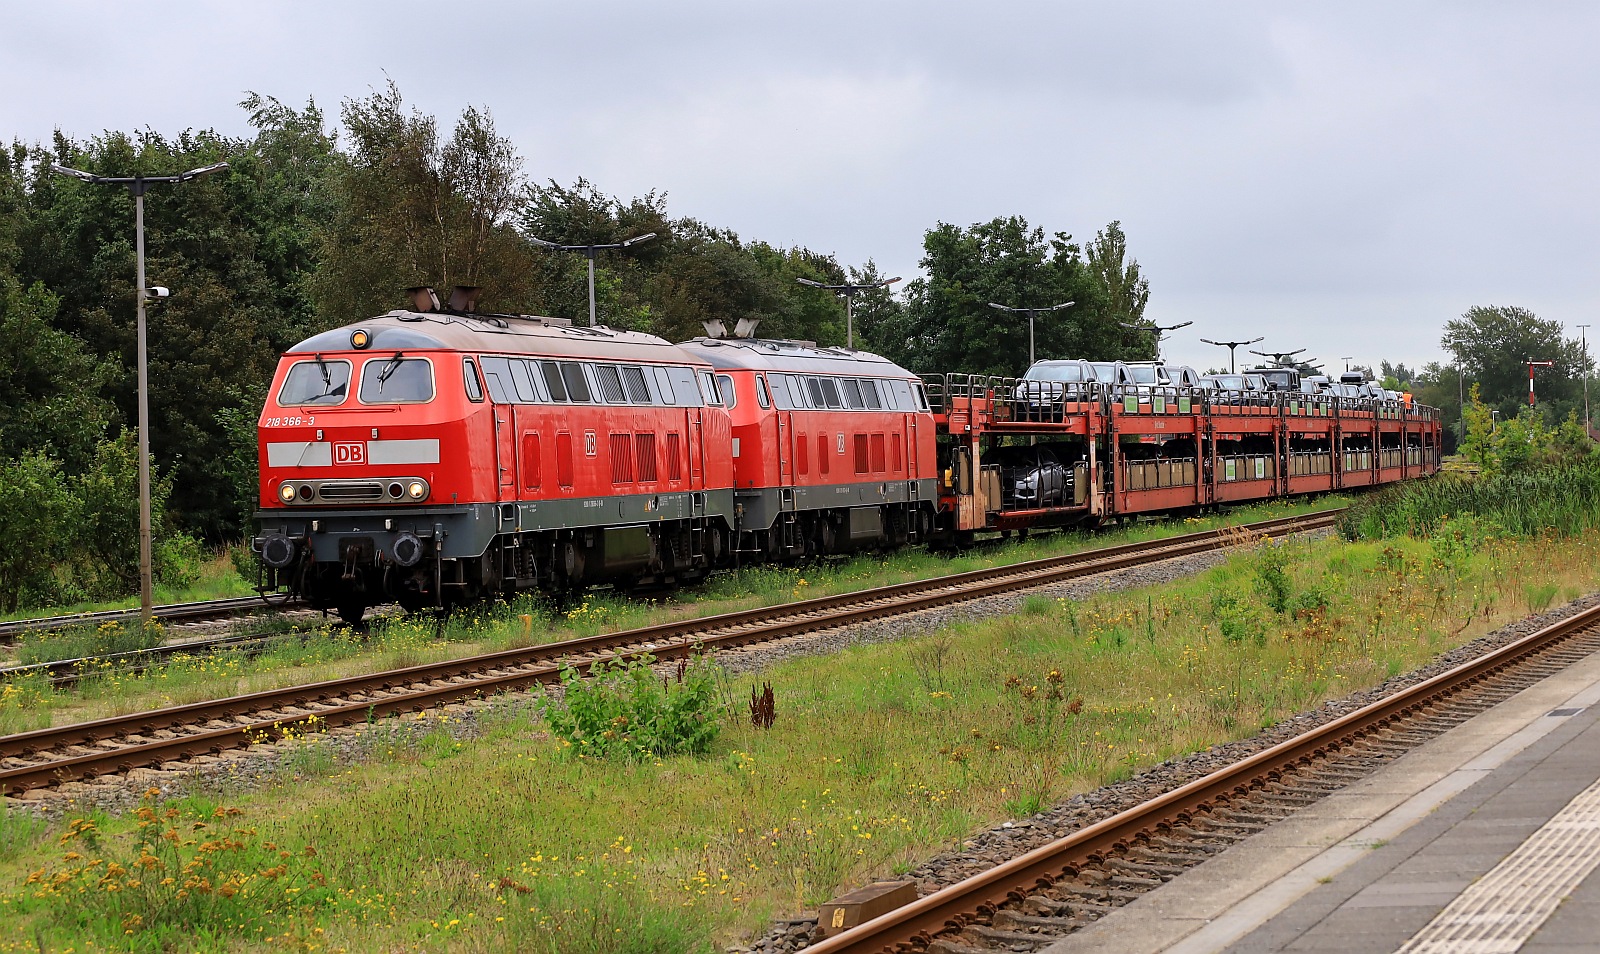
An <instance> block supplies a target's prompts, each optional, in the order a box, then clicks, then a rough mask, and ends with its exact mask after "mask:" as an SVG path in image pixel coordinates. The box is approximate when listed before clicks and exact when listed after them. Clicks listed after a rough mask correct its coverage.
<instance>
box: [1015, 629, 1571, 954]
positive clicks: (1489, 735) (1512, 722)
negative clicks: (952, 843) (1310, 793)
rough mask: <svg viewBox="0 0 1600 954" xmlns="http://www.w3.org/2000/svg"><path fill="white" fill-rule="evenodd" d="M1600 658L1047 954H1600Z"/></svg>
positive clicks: (1226, 853)
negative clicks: (1599, 865)
mask: <svg viewBox="0 0 1600 954" xmlns="http://www.w3.org/2000/svg"><path fill="white" fill-rule="evenodd" d="M1597 863H1600V656H1596V657H1591V658H1589V659H1587V660H1584V661H1583V662H1581V663H1579V664H1578V665H1576V666H1573V667H1570V668H1568V669H1566V670H1564V671H1562V672H1560V673H1558V674H1556V675H1554V676H1551V677H1550V678H1548V679H1545V680H1544V681H1542V682H1540V683H1538V684H1536V685H1534V686H1532V687H1530V688H1529V689H1527V690H1524V691H1523V692H1521V693H1518V694H1517V695H1516V696H1514V697H1512V698H1511V699H1508V700H1506V701H1505V702H1503V703H1501V704H1500V705H1498V706H1495V707H1494V708H1493V709H1490V710H1488V711H1486V712H1484V713H1481V714H1480V715H1478V716H1476V717H1474V718H1473V719H1471V720H1469V721H1468V722H1465V723H1463V724H1462V725H1460V726H1458V727H1456V728H1455V729H1453V730H1451V731H1449V732H1447V733H1445V734H1444V735H1441V736H1439V737H1438V738H1436V739H1433V740H1431V741H1430V742H1428V743H1426V744H1425V745H1423V746H1421V747H1419V748H1418V749H1416V750H1415V751H1413V752H1411V753H1408V754H1407V755H1405V756H1403V757H1402V758H1400V759H1398V760H1396V761H1395V762H1394V763H1393V764H1392V765H1389V766H1387V767H1385V768H1384V769H1382V770H1380V771H1379V772H1378V773H1376V774H1374V775H1373V776H1371V777H1370V778H1367V779H1365V780H1363V781H1361V782H1359V783H1357V784H1355V785H1352V786H1350V787H1349V788H1346V789H1344V790H1343V791H1340V792H1338V793H1335V794H1333V795H1330V796H1328V797H1326V798H1324V799H1322V800H1321V801H1319V802H1317V803H1316V804H1314V805H1312V806H1309V807H1308V808H1306V809H1305V810H1303V811H1300V812H1298V813H1296V814H1294V815H1291V816H1289V817H1288V818H1285V819H1284V820H1282V821H1280V822H1278V823H1277V824H1276V825H1274V826H1272V827H1271V828H1268V829H1266V830H1265V831H1262V832H1260V833H1258V834H1257V835H1255V836H1253V837H1251V838H1249V839H1247V840H1245V841H1243V842H1241V843H1239V844H1238V845H1235V846H1233V847H1231V848H1229V849H1228V850H1226V851H1224V852H1222V853H1221V854H1219V855H1217V856H1216V857H1214V858H1211V859H1209V860H1207V861H1206V862H1204V863H1203V864H1201V865H1199V866H1197V867H1195V868H1194V869H1192V870H1191V871H1189V872H1187V873H1185V874H1184V875H1183V876H1181V877H1179V878H1177V879H1176V880H1174V881H1171V882H1168V883H1167V884H1165V885H1162V886H1161V887H1160V888H1158V889H1156V890H1155V891H1152V892H1150V893H1149V894H1147V895H1145V896H1143V897H1141V898H1139V899H1138V900H1136V901H1134V902H1133V903H1131V904H1129V905H1127V906H1126V907H1123V908H1120V909H1118V910H1117V911H1116V912H1114V913H1112V914H1109V915H1107V916H1106V917H1104V918H1102V919H1100V920H1099V921H1097V922H1095V923H1094V924H1093V925H1091V926H1089V927H1088V928H1085V929H1084V930H1082V931H1079V932H1078V933H1076V934H1073V935H1071V936H1069V937H1066V938H1063V939H1061V940H1060V941H1057V942H1054V943H1052V944H1051V945H1049V946H1048V947H1046V948H1044V949H1043V951H1044V952H1047V954H1081V952H1088V951H1117V952H1119V954H1133V952H1157V951H1161V952H1174V954H1202V952H1205V954H1211V952H1229V954H1266V952H1280V951H1282V952H1290V951H1293V952H1334V951H1338V952H1343V954H1369V952H1370V954H1378V952H1384V954H1387V952H1395V951H1404V952H1406V954H1445V952H1450V954H1499V952H1512V951H1524V952H1529V954H1535V952H1536V954H1556V952H1577V951H1586V952H1593V951H1600V875H1597V874H1595V866H1596V864H1597Z"/></svg>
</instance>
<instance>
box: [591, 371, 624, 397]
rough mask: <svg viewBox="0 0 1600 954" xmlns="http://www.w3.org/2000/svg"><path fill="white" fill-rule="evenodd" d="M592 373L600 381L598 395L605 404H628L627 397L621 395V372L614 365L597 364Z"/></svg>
mask: <svg viewBox="0 0 1600 954" xmlns="http://www.w3.org/2000/svg"><path fill="white" fill-rule="evenodd" d="M594 372H595V376H596V377H598V378H599V379H600V393H601V395H602V396H604V397H605V401H606V403H607V404H626V403H628V396H627V395H626V394H624V393H622V372H621V371H619V370H617V368H616V366H615V365H610V364H597V365H595V366H594Z"/></svg>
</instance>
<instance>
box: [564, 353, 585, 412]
mask: <svg viewBox="0 0 1600 954" xmlns="http://www.w3.org/2000/svg"><path fill="white" fill-rule="evenodd" d="M561 380H562V381H564V382H566V385H567V397H569V398H571V399H572V403H574V404H588V403H589V402H590V400H591V398H590V396H589V379H588V378H586V377H584V374H583V365H581V364H579V363H578V362H576V361H563V362H561Z"/></svg>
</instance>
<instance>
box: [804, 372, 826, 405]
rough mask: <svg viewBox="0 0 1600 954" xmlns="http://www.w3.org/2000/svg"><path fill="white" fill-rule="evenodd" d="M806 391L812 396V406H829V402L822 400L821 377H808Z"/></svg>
mask: <svg viewBox="0 0 1600 954" xmlns="http://www.w3.org/2000/svg"><path fill="white" fill-rule="evenodd" d="M806 393H807V394H808V395H809V396H810V398H811V406H812V407H817V408H822V407H827V406H828V405H827V403H826V402H825V401H823V400H822V382H821V381H820V380H819V379H817V378H809V377H808V378H806Z"/></svg>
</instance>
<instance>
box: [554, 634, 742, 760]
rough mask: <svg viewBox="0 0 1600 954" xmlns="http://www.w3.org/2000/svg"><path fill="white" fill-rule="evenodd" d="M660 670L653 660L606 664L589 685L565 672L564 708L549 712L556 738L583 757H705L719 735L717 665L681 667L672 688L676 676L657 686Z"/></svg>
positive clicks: (598, 666)
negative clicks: (563, 741)
mask: <svg viewBox="0 0 1600 954" xmlns="http://www.w3.org/2000/svg"><path fill="white" fill-rule="evenodd" d="M654 662H655V658H654V657H652V656H650V655H647V654H642V655H639V656H634V657H632V658H630V659H627V660H620V659H613V660H611V661H609V662H608V661H606V660H603V659H602V660H600V661H599V662H596V663H595V664H594V665H593V666H591V667H590V668H589V678H588V679H584V678H583V677H582V676H581V675H580V674H579V673H578V671H577V670H576V669H574V668H572V667H570V666H569V667H567V668H566V669H563V670H562V671H561V684H562V687H563V688H564V689H565V690H566V691H565V699H564V704H563V705H552V706H550V707H549V708H547V709H546V710H545V720H546V721H547V722H548V723H549V725H550V728H551V731H553V732H554V733H555V734H556V735H557V736H558V737H559V738H561V739H563V740H565V741H566V743H567V744H568V745H570V746H572V747H573V748H574V750H575V751H576V753H577V754H578V755H579V756H580V757H583V756H597V757H601V758H605V757H618V758H622V759H625V760H640V759H646V758H661V757H663V756H668V755H676V754H679V753H682V754H686V755H703V754H704V753H705V752H707V751H708V750H709V749H710V748H711V744H712V743H713V742H715V741H716V738H717V735H718V733H719V732H720V730H721V721H720V716H721V714H722V712H721V709H722V705H721V701H720V699H719V697H718V692H717V672H716V670H717V666H716V664H715V663H713V662H712V661H711V660H710V658H708V657H706V656H701V655H696V656H695V657H694V658H693V659H692V660H687V659H686V660H683V661H682V662H680V663H679V665H678V667H677V672H676V677H677V678H676V683H674V682H673V679H672V677H670V676H662V677H661V679H660V681H659V682H658V681H657V680H656V674H655V670H654V669H652V668H651V665H652V663H654Z"/></svg>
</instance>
